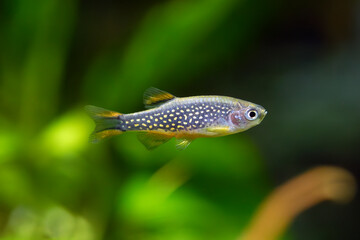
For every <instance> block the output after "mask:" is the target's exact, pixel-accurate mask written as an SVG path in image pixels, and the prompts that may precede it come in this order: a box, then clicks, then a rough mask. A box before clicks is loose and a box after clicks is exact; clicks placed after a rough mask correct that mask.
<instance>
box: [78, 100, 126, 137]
mask: <svg viewBox="0 0 360 240" xmlns="http://www.w3.org/2000/svg"><path fill="white" fill-rule="evenodd" d="M85 111H86V112H87V113H88V114H89V116H90V117H91V118H92V119H93V120H94V122H95V124H96V126H95V130H94V131H93V132H92V133H91V135H90V137H89V141H90V142H92V143H97V142H99V141H100V140H102V139H104V138H107V137H111V136H114V135H119V134H122V133H123V131H122V130H121V123H122V120H121V115H122V114H121V113H118V112H114V111H110V110H107V109H104V108H100V107H95V106H91V105H87V106H85Z"/></svg>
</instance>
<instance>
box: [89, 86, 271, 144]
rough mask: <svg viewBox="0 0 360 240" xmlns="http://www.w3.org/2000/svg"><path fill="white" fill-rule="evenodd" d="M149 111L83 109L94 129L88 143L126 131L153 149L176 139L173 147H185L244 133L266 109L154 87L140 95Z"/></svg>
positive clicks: (223, 98) (256, 121) (229, 98)
mask: <svg viewBox="0 0 360 240" xmlns="http://www.w3.org/2000/svg"><path fill="white" fill-rule="evenodd" d="M144 104H145V106H146V107H147V108H150V109H149V110H145V111H141V112H136V113H131V114H120V113H117V112H114V111H109V110H105V109H102V108H98V107H94V106H87V107H86V109H87V111H88V112H89V113H90V116H92V118H93V119H94V120H95V122H96V124H97V127H96V129H95V131H94V132H93V134H92V135H91V137H90V138H91V141H92V142H97V141H99V140H101V139H103V138H105V137H108V136H112V135H118V134H121V133H124V132H127V131H130V132H131V131H132V132H138V133H139V135H138V137H139V140H140V141H141V142H142V143H143V144H144V145H145V146H146V147H147V148H148V149H153V148H156V147H157V146H159V145H161V144H162V143H164V142H166V141H168V140H169V139H171V138H173V137H175V138H177V139H178V142H177V147H178V148H180V149H184V148H186V147H187V146H188V145H189V144H190V143H191V141H193V140H194V139H196V138H200V137H219V136H224V135H229V134H234V133H237V132H242V131H245V130H247V129H249V128H251V127H253V126H256V125H258V124H259V123H260V122H261V121H262V120H263V118H264V117H265V115H266V114H267V112H266V110H265V109H264V108H263V107H262V106H260V105H257V104H254V103H251V102H248V101H244V100H240V99H236V98H232V97H224V96H196V97H183V98H178V97H175V96H173V95H172V94H170V93H167V92H164V91H161V90H159V89H156V88H150V89H148V90H147V91H145V93H144Z"/></svg>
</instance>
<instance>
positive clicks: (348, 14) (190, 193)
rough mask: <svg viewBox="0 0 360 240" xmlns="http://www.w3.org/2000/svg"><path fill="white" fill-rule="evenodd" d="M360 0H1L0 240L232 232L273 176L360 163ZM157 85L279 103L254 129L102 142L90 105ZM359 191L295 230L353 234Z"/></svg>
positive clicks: (125, 106) (181, 238)
mask: <svg viewBox="0 0 360 240" xmlns="http://www.w3.org/2000/svg"><path fill="white" fill-rule="evenodd" d="M359 16H360V4H359V1H356V0H327V1H325V0H322V1H310V0H305V1H303V0H295V1H285V0H274V1H265V0H252V1H249V0H241V1H235V0H194V1H190V0H167V1H165V0H146V1H145V0H140V1H134V2H129V1H111V0H104V1H99V0H86V1H85V0H83V1H81V0H78V1H76V0H50V1H49V0H37V1H31V0H2V1H1V2H0V239H9V240H10V239H22V240H26V239H64V240H65V239H66V240H67V239H79V240H82V239H83V240H88V239H89V240H92V239H94V240H95V239H125V240H132V239H144V240H161V239H169V240H188V239H189V240H193V239H194V240H197V239H221V240H223V239H235V238H236V236H238V234H239V233H241V231H242V229H243V228H244V227H245V226H246V223H247V222H248V221H249V220H250V219H251V216H252V214H253V213H254V211H255V209H256V207H257V206H258V204H259V203H260V202H261V201H262V199H264V197H265V196H266V195H267V194H269V192H271V190H272V189H274V188H275V187H276V186H278V185H280V184H281V183H283V182H285V181H286V180H288V179H289V178H291V177H293V176H295V175H297V174H299V173H301V172H303V171H305V170H307V169H308V168H310V167H313V166H317V165H322V164H325V165H328V164H332V165H336V166H341V167H344V168H345V169H348V170H349V171H351V172H352V173H353V174H355V176H356V177H357V179H358V176H359V172H360V164H359V156H360V148H359V144H360V124H359V122H360V93H359V90H360V81H359V76H360V67H359V62H360V17H359ZM150 86H154V87H158V88H160V89H163V90H165V91H168V92H170V93H172V94H174V95H176V96H191V95H204V94H211V95H227V96H233V97H237V98H242V99H246V100H249V101H252V102H255V103H258V104H261V105H263V106H264V107H265V108H266V109H267V110H268V112H269V114H268V115H267V117H266V118H265V119H264V121H263V122H262V123H261V125H259V126H257V127H256V128H254V129H251V130H249V131H247V132H245V133H241V134H236V135H232V136H228V137H222V138H214V139H198V140H196V141H195V142H194V143H192V144H191V145H190V146H189V147H188V148H187V149H186V150H185V151H177V150H176V149H175V146H174V143H173V142H171V143H167V144H165V145H163V146H161V147H159V148H158V149H156V150H155V151H151V152H149V151H147V150H146V149H145V147H144V146H142V145H141V143H140V142H138V141H137V139H136V135H134V134H124V135H122V136H118V137H114V138H113V139H111V140H109V141H104V142H102V143H100V144H96V145H93V144H89V143H88V142H87V138H88V135H89V133H90V132H91V131H92V128H93V127H94V126H93V123H92V122H91V120H90V119H89V118H88V117H87V116H86V115H85V114H84V112H83V106H84V105H87V104H92V105H96V106H100V107H104V108H108V109H113V110H116V111H119V112H123V113H128V112H135V111H139V110H142V109H143V106H142V93H143V91H144V90H145V89H146V88H148V87H150ZM359 213H360V207H359V198H358V197H356V198H355V200H354V201H353V202H352V203H350V204H348V205H346V206H339V205H335V204H332V203H323V204H320V205H318V206H316V207H314V208H312V209H310V210H309V211H306V212H305V213H303V214H301V215H300V216H299V217H298V218H297V219H296V220H295V222H294V223H293V224H292V225H291V227H290V229H289V230H288V231H287V233H286V234H285V236H284V239H355V238H354V237H355V236H359V234H360V230H359V227H358V226H359V222H360V216H359Z"/></svg>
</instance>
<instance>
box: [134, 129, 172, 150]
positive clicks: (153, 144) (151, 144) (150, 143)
mask: <svg viewBox="0 0 360 240" xmlns="http://www.w3.org/2000/svg"><path fill="white" fill-rule="evenodd" d="M137 136H138V139H139V141H140V142H141V143H142V144H144V146H145V147H146V148H147V149H148V150H153V149H155V148H157V147H158V146H160V145H161V144H163V143H166V142H167V141H169V140H170V139H171V138H172V137H169V136H167V135H163V134H157V133H147V132H139V133H138V135H137Z"/></svg>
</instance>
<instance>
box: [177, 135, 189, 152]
mask: <svg viewBox="0 0 360 240" xmlns="http://www.w3.org/2000/svg"><path fill="white" fill-rule="evenodd" d="M190 143H191V140H189V139H185V138H184V139H178V140H177V142H176V148H177V149H179V150H184V149H185V148H187V147H188V146H189V144H190Z"/></svg>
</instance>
